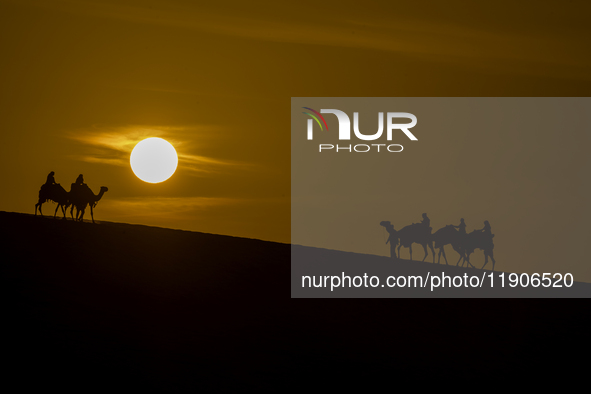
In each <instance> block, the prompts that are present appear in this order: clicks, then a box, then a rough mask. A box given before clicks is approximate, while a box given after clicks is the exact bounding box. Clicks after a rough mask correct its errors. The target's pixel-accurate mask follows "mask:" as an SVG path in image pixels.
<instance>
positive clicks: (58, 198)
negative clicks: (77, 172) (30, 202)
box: [35, 183, 70, 219]
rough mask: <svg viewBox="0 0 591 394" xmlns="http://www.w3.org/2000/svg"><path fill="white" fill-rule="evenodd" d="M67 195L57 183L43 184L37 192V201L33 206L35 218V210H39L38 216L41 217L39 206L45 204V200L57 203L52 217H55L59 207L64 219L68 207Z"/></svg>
mask: <svg viewBox="0 0 591 394" xmlns="http://www.w3.org/2000/svg"><path fill="white" fill-rule="evenodd" d="M69 195H70V193H69V192H67V191H66V189H64V188H63V186H62V185H60V184H59V183H57V184H54V185H49V184H45V185H43V186H41V189H40V190H39V201H38V202H37V204H35V216H36V215H37V208H39V214H40V215H41V216H43V212H42V211H41V206H42V205H43V203H45V202H47V200H51V201H54V202H56V203H57V207H55V212H54V214H53V217H54V218H55V217H56V216H57V210H58V209H59V208H60V207H61V208H62V212H63V214H64V219H65V218H66V209H68V206H69V205H70V199H69Z"/></svg>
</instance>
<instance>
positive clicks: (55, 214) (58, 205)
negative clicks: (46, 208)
mask: <svg viewBox="0 0 591 394" xmlns="http://www.w3.org/2000/svg"><path fill="white" fill-rule="evenodd" d="M60 206H61V205H60V204H59V203H58V204H57V207H55V212H54V213H53V218H54V219H55V217H56V216H57V210H58V209H59V207H60Z"/></svg>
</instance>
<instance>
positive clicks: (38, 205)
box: [35, 202, 43, 216]
mask: <svg viewBox="0 0 591 394" xmlns="http://www.w3.org/2000/svg"><path fill="white" fill-rule="evenodd" d="M37 208H39V213H40V214H41V216H43V214H42V213H41V203H40V202H38V203H37V204H35V216H37Z"/></svg>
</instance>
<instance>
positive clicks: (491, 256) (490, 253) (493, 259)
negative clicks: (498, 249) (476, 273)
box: [489, 250, 495, 271]
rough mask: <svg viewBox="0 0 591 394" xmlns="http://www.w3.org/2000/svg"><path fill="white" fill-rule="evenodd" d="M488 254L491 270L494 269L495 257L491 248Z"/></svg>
mask: <svg viewBox="0 0 591 394" xmlns="http://www.w3.org/2000/svg"><path fill="white" fill-rule="evenodd" d="M489 256H490V259H491V260H492V265H493V267H492V270H493V271H494V270H495V258H494V257H493V251H492V250H491V251H490V252H489Z"/></svg>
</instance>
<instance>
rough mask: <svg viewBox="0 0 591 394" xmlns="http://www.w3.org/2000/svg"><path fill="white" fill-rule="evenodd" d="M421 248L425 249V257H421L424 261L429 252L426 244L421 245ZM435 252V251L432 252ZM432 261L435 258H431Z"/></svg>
mask: <svg viewBox="0 0 591 394" xmlns="http://www.w3.org/2000/svg"><path fill="white" fill-rule="evenodd" d="M423 249H425V257H423V261H425V259H426V258H427V255H428V254H429V252H427V245H423ZM433 254H435V253H433ZM433 262H435V260H433Z"/></svg>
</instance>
